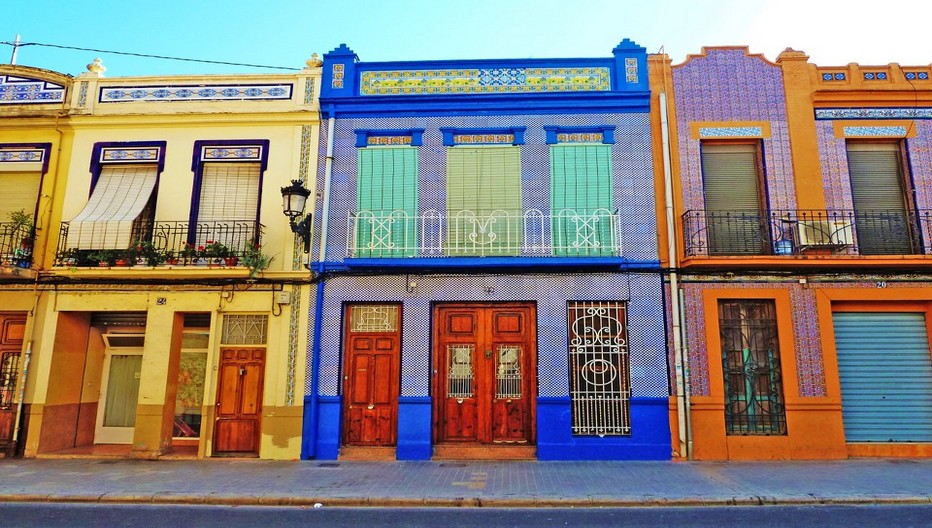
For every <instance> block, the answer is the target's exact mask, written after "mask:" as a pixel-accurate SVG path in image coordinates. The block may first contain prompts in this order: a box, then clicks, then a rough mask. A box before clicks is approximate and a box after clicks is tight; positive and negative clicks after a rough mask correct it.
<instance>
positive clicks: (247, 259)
mask: <svg viewBox="0 0 932 528" xmlns="http://www.w3.org/2000/svg"><path fill="white" fill-rule="evenodd" d="M273 260H275V257H270V256H268V255H266V254H265V253H263V252H262V246H260V245H259V244H250V245H248V246H246V249H245V250H244V251H243V258H242V260H241V262H242V264H243V265H244V266H246V267H247V268H249V276H250V277H251V278H254V277H255V276H256V275H258V274H259V272H260V271H262V270H264V269H266V268H268V267H269V265H270V264H272V261H273Z"/></svg>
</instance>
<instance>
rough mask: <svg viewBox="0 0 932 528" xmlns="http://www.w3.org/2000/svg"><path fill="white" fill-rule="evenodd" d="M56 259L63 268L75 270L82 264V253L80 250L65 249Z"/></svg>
mask: <svg viewBox="0 0 932 528" xmlns="http://www.w3.org/2000/svg"><path fill="white" fill-rule="evenodd" d="M56 257H57V259H58V262H59V263H60V264H61V265H62V266H67V267H69V268H73V267H75V266H77V265H78V263H79V262H81V251H80V250H79V249H78V248H69V249H63V250H61V251H59V252H58V254H57V255H56Z"/></svg>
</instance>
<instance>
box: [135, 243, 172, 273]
mask: <svg viewBox="0 0 932 528" xmlns="http://www.w3.org/2000/svg"><path fill="white" fill-rule="evenodd" d="M134 253H135V257H136V264H143V265H146V266H152V267H155V266H158V265H159V264H162V263H163V262H165V261H166V259H167V258H168V256H167V253H166V252H164V251H162V250H161V249H159V248H157V247H156V246H155V244H153V243H152V242H150V241H148V240H143V241H140V242H137V243H136V249H135V252H134Z"/></svg>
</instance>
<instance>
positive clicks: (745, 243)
mask: <svg viewBox="0 0 932 528" xmlns="http://www.w3.org/2000/svg"><path fill="white" fill-rule="evenodd" d="M759 181H760V169H759V164H758V146H757V145H756V144H703V145H702V185H703V192H704V195H705V210H706V228H707V233H708V245H709V254H710V255H759V254H761V253H762V252H763V251H764V249H765V247H768V246H769V244H765V242H766V240H767V239H769V236H767V233H766V232H765V229H764V228H765V226H766V223H765V222H764V218H763V217H762V214H761V203H760V195H761V193H760V186H759Z"/></svg>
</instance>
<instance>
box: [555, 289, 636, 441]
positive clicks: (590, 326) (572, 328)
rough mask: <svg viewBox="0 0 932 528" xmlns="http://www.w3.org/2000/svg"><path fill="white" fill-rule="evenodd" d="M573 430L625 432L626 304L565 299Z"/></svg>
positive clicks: (627, 426) (627, 409) (627, 397)
mask: <svg viewBox="0 0 932 528" xmlns="http://www.w3.org/2000/svg"><path fill="white" fill-rule="evenodd" d="M567 319H568V329H567V330H568V332H567V334H568V337H569V367H570V402H571V404H572V410H573V426H572V429H573V434H574V435H598V436H608V435H629V434H631V412H630V411H631V409H630V402H631V381H630V379H631V375H630V363H629V356H628V326H627V305H626V303H624V302H620V301H609V302H589V301H570V302H569V303H568V305H567Z"/></svg>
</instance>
